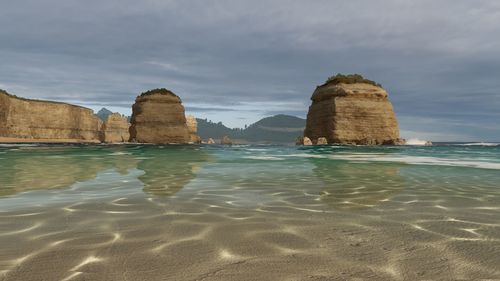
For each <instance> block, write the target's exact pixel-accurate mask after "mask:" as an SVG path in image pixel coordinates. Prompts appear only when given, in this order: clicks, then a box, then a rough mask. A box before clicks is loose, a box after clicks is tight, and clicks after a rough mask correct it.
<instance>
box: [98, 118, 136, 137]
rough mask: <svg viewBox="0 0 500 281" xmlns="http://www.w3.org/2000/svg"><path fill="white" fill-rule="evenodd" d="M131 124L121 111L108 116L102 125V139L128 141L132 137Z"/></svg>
mask: <svg viewBox="0 0 500 281" xmlns="http://www.w3.org/2000/svg"><path fill="white" fill-rule="evenodd" d="M129 127H130V124H129V123H128V121H127V118H126V117H124V116H122V115H121V114H119V113H111V114H109V115H108V116H107V118H106V121H104V124H103V126H102V141H103V142H108V143H116V142H127V141H128V140H129V138H130V133H129Z"/></svg>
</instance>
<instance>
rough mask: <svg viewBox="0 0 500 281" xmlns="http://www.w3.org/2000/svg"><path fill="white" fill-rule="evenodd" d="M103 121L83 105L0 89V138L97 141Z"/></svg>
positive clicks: (38, 140)
mask: <svg viewBox="0 0 500 281" xmlns="http://www.w3.org/2000/svg"><path fill="white" fill-rule="evenodd" d="M101 126H102V121H101V120H100V119H99V118H98V117H96V116H95V115H94V112H93V111H92V110H91V109H89V108H85V107H81V106H76V105H71V104H66V103H60V102H52V101H40V100H30V99H23V98H18V97H16V96H13V95H10V94H8V93H7V92H5V91H2V90H0V141H8V142H32V141H33V142H99V141H100V130H101Z"/></svg>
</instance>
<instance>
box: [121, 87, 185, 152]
mask: <svg viewBox="0 0 500 281" xmlns="http://www.w3.org/2000/svg"><path fill="white" fill-rule="evenodd" d="M189 140H190V137H189V131H188V126H187V124H186V116H185V113H184V106H182V101H181V99H180V98H179V97H178V96H177V95H176V94H174V93H173V92H171V91H169V90H167V89H154V90H150V91H147V92H144V93H142V94H141V95H140V96H138V97H137V98H136V99H135V104H134V105H133V106H132V118H131V126H130V141H131V142H139V143H156V144H166V143H177V144H185V143H189Z"/></svg>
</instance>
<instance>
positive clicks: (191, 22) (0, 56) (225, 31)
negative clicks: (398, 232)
mask: <svg viewBox="0 0 500 281" xmlns="http://www.w3.org/2000/svg"><path fill="white" fill-rule="evenodd" d="M336 73H360V74H362V75H363V76H365V77H366V78H368V79H371V80H375V81H377V82H379V83H381V84H382V85H383V86H384V88H385V89H386V90H387V91H388V92H389V95H390V99H391V101H392V103H393V105H394V108H395V111H396V115H397V117H398V119H399V123H400V128H401V134H402V136H403V137H405V138H420V139H430V140H433V141H500V125H499V124H500V1H497V0H491V1H486V0H475V1H469V0H440V1H435V0H432V1H429V0H420V1H413V0H408V1H405V0H379V1H373V0H364V1H358V0H350V1H334V0H327V1H324V0H315V1H284V0H273V1H262V0H251V1H235V0H220V1H214V0H182V1H181V0H179V1H168V0H142V1H137V0H119V1H118V0H107V1H106V0H99V1H96V0H85V1H84V0H44V1H40V0H16V1H0V88H1V89H4V90H7V91H8V92H10V93H12V94H16V95H18V96H23V97H28V98H35V99H49V100H57V101H63V102H69V103H75V104H79V105H82V106H86V107H90V108H92V109H94V110H95V111H97V110H99V109H100V108H102V107H106V108H108V109H111V110H113V111H118V112H121V113H124V114H127V115H130V114H131V105H132V104H133V102H134V99H135V97H136V96H137V95H139V94H140V93H141V92H144V91H146V90H148V89H153V88H163V87H164V88H168V89H170V90H172V91H173V92H175V93H176V94H178V95H179V96H180V97H181V98H182V101H183V104H184V106H185V108H186V111H187V113H189V114H194V115H195V116H197V117H199V118H207V119H209V120H212V121H215V122H219V121H222V122H223V123H224V124H226V125H227V126H229V127H243V126H244V125H245V124H251V123H253V122H255V121H257V120H259V119H261V118H263V117H266V116H270V115H275V114H290V115H295V116H298V117H302V118H305V117H306V114H307V110H308V107H309V105H310V103H311V101H310V97H311V94H312V92H313V91H314V89H315V87H316V86H317V85H320V84H322V83H323V82H324V81H325V80H326V79H327V78H328V77H329V76H331V75H333V74H336Z"/></svg>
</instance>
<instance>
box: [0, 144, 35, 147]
mask: <svg viewBox="0 0 500 281" xmlns="http://www.w3.org/2000/svg"><path fill="white" fill-rule="evenodd" d="M30 146H42V145H41V144H36V143H0V147H30Z"/></svg>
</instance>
